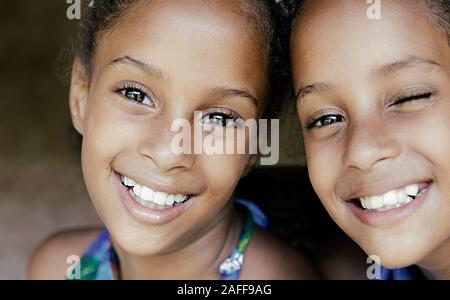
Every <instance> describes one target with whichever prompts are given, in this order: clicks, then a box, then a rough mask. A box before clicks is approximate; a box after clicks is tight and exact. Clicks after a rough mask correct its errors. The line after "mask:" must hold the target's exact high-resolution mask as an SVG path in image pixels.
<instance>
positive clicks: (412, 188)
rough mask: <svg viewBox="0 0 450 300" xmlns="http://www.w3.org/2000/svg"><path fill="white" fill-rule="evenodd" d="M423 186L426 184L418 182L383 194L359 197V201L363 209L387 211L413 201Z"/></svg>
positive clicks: (423, 188) (422, 189)
mask: <svg viewBox="0 0 450 300" xmlns="http://www.w3.org/2000/svg"><path fill="white" fill-rule="evenodd" d="M425 188H426V186H422V187H420V186H419V184H412V185H408V186H406V187H404V188H401V189H397V190H391V191H389V192H387V193H385V194H383V195H378V196H371V197H363V198H359V201H360V204H361V206H362V208H363V209H365V210H369V211H371V210H373V211H379V212H381V211H387V210H391V209H395V208H399V207H402V206H404V205H407V204H408V203H410V202H412V201H414V200H415V199H416V198H417V197H418V196H420V195H421V193H422V192H423V191H424V190H425Z"/></svg>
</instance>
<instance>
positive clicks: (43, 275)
mask: <svg viewBox="0 0 450 300" xmlns="http://www.w3.org/2000/svg"><path fill="white" fill-rule="evenodd" d="M100 230H101V229H99V228H97V229H79V230H71V231H65V232H60V233H57V234H54V235H52V236H50V237H49V238H47V239H46V240H45V241H44V242H43V243H41V245H40V246H39V247H38V248H36V250H35V251H34V253H33V255H32V256H31V258H30V261H29V263H28V278H29V279H34V280H52V279H61V280H62V279H64V278H65V274H66V270H67V268H68V267H69V265H68V263H67V258H68V257H69V256H71V255H78V256H80V257H81V256H82V255H83V253H84V251H85V250H86V249H87V247H88V246H89V244H90V243H91V242H92V241H93V240H94V239H95V237H96V236H97V234H98V233H99V232H100Z"/></svg>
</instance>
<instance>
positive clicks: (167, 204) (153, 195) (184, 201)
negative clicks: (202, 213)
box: [115, 172, 199, 226]
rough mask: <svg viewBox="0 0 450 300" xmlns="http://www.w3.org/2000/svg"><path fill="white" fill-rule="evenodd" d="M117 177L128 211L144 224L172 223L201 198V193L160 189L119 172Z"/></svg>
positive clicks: (120, 192)
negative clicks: (183, 192)
mask: <svg viewBox="0 0 450 300" xmlns="http://www.w3.org/2000/svg"><path fill="white" fill-rule="evenodd" d="M115 178H116V182H117V185H118V188H119V195H120V199H121V200H122V203H123V205H124V207H125V209H126V211H127V212H128V213H129V215H130V216H131V217H132V218H133V219H135V220H137V221H138V222H140V223H143V224H148V225H153V226H159V225H163V224H167V223H170V222H171V221H173V220H175V219H177V218H178V217H179V216H181V215H182V214H183V213H184V212H186V211H187V210H188V209H189V207H190V206H191V205H192V204H193V203H195V202H196V200H198V198H199V195H194V194H187V193H186V194H182V193H180V191H179V190H178V191H177V189H175V188H171V187H167V188H166V189H165V190H164V191H158V190H156V189H155V188H150V187H148V186H145V185H142V184H139V183H137V181H136V180H134V179H131V178H129V177H127V176H124V175H121V174H119V173H117V172H115ZM160 189H162V188H160Z"/></svg>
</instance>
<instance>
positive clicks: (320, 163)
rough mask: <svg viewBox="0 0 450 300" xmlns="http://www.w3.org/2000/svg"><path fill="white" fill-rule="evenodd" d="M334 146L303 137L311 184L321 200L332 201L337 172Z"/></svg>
mask: <svg viewBox="0 0 450 300" xmlns="http://www.w3.org/2000/svg"><path fill="white" fill-rule="evenodd" d="M335 148H336V147H335V146H326V145H323V144H322V143H319V142H313V141H311V142H309V141H308V139H307V138H306V139H305V150H306V158H307V162H308V172H309V176H310V180H311V184H312V185H313V187H314V190H315V191H316V193H317V195H318V196H319V198H320V199H321V201H323V202H324V201H325V202H328V201H332V199H333V198H334V194H335V190H336V187H335V185H336V182H337V179H338V173H339V163H338V155H337V154H338V153H337V152H336V149H335Z"/></svg>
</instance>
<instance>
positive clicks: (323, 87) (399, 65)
mask: <svg viewBox="0 0 450 300" xmlns="http://www.w3.org/2000/svg"><path fill="white" fill-rule="evenodd" d="M419 65H427V66H434V67H441V65H440V64H439V63H437V62H435V61H433V60H430V59H424V58H420V57H416V56H410V57H408V58H406V59H403V60H400V61H396V62H393V63H389V64H385V65H382V66H381V67H379V68H377V69H376V70H375V71H374V72H372V73H373V74H374V75H383V76H388V75H391V74H393V73H396V72H398V71H401V70H403V69H409V68H414V67H417V66H419ZM331 88H332V86H331V85H330V84H328V83H324V82H318V83H314V84H310V85H307V86H305V87H302V88H300V89H299V90H298V91H297V92H296V94H295V99H296V101H299V100H301V99H303V98H304V97H305V96H307V95H309V94H312V93H320V92H325V91H327V90H330V89H331Z"/></svg>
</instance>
